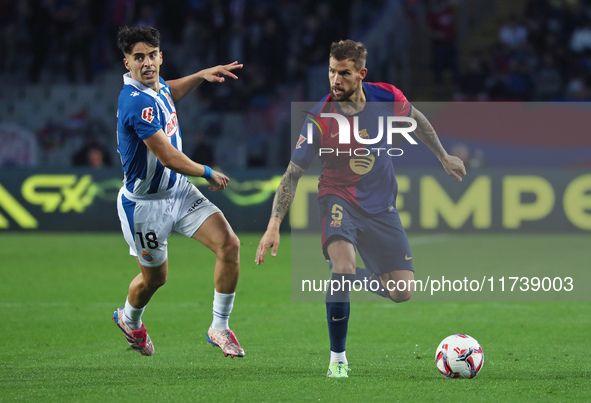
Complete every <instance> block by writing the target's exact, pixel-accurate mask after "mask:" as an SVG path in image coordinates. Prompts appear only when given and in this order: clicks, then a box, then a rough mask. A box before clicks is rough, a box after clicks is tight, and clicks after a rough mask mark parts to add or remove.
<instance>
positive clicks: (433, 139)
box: [410, 107, 466, 182]
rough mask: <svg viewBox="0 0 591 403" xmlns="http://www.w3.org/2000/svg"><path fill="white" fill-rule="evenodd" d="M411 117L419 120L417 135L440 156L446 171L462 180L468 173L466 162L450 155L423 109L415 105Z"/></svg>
mask: <svg viewBox="0 0 591 403" xmlns="http://www.w3.org/2000/svg"><path fill="white" fill-rule="evenodd" d="M410 117H411V118H413V119H414V120H415V121H416V122H417V128H416V129H415V132H414V133H415V135H416V136H417V137H418V138H419V140H421V141H422V142H423V143H424V144H425V145H426V146H427V147H429V149H430V150H431V151H433V154H435V155H436V156H437V158H439V161H440V162H441V165H443V169H445V172H447V173H448V174H449V175H451V176H453V177H454V178H456V179H457V180H458V181H460V182H461V181H462V176H464V175H466V168H465V167H464V162H463V161H462V160H461V159H460V158H458V157H456V156H453V155H449V154H448V153H447V151H445V149H444V148H443V146H442V145H441V142H440V141H439V137H437V133H435V129H433V126H431V123H429V121H428V120H427V118H426V117H425V115H423V114H422V113H421V111H419V110H418V109H417V108H415V107H413V108H412V112H411V114H410Z"/></svg>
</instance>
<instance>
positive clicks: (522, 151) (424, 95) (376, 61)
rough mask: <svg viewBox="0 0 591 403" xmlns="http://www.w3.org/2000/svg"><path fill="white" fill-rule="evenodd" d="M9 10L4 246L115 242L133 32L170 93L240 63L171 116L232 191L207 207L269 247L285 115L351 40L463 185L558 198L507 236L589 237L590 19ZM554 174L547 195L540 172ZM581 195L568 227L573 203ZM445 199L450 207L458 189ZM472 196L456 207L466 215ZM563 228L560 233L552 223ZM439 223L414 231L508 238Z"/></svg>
mask: <svg viewBox="0 0 591 403" xmlns="http://www.w3.org/2000/svg"><path fill="white" fill-rule="evenodd" d="M2 9H3V10H4V12H3V14H2V17H1V18H2V35H1V38H2V40H3V43H2V47H3V49H5V51H4V54H3V57H2V60H1V64H0V77H1V79H2V82H3V86H2V90H1V91H0V109H1V110H2V111H3V114H2V116H1V117H0V141H1V144H2V146H1V147H0V166H1V167H2V171H1V173H0V186H1V187H0V229H1V230H20V229H41V230H46V231H51V230H58V229H59V230H90V231H94V230H113V231H117V230H118V223H117V218H116V216H115V213H114V211H115V210H114V195H115V191H116V189H117V187H118V181H119V180H120V178H121V176H122V175H121V171H120V168H119V163H118V156H117V153H116V136H115V127H116V103H117V97H118V93H119V91H120V88H121V75H122V73H123V72H124V71H123V67H122V63H121V54H120V52H119V50H118V49H116V47H115V36H116V32H117V27H118V26H121V25H124V24H129V25H131V24H150V25H154V26H156V27H158V28H159V29H160V30H161V31H162V33H163V43H162V50H163V52H164V57H165V63H164V65H163V68H162V75H163V76H164V77H166V78H173V77H178V76H181V75H185V74H189V73H191V72H194V71H197V70H199V69H200V68H204V67H208V66H211V65H214V64H218V63H225V62H229V61H232V60H239V61H240V62H243V63H244V64H245V68H244V69H243V70H242V71H240V72H239V76H240V79H239V80H238V81H233V80H231V81H232V82H227V83H225V84H224V85H212V84H207V83H206V84H204V85H202V86H201V87H200V88H199V89H198V90H197V91H195V92H194V93H193V94H191V95H190V96H189V97H187V98H186V99H184V100H182V101H180V102H179V103H178V106H177V107H178V110H179V116H180V124H181V128H182V131H183V138H184V142H185V152H186V153H187V154H189V155H190V156H192V157H193V158H195V159H196V160H198V161H201V162H204V163H208V164H210V165H213V166H217V167H218V168H219V169H221V170H223V171H225V172H226V173H228V174H229V175H230V177H231V178H232V179H233V181H232V186H231V188H230V189H229V191H227V192H225V194H223V195H212V196H211V197H212V198H213V199H214V200H215V201H216V202H217V203H220V204H221V206H222V208H224V211H226V213H227V215H229V218H231V222H232V223H233V225H234V226H235V228H237V229H238V230H240V231H245V230H246V231H252V230H261V229H264V225H265V221H266V218H267V215H268V211H269V206H270V203H271V199H272V196H273V191H274V189H273V188H274V187H276V184H277V180H278V175H281V173H282V172H283V169H284V167H285V166H286V163H287V161H288V159H289V155H290V152H291V140H290V137H289V135H288V133H289V131H290V115H289V105H290V102H300V101H314V100H317V99H319V98H320V97H322V96H323V95H324V94H325V93H326V91H327V90H326V88H327V85H326V74H325V70H326V59H327V51H328V48H329V45H330V43H331V42H332V41H334V40H338V39H341V38H353V39H356V40H360V41H362V42H364V43H365V45H366V46H367V48H368V49H369V56H368V61H367V66H368V68H369V73H368V77H367V80H368V81H385V82H392V83H394V84H395V85H397V86H398V87H399V88H401V89H402V90H403V91H404V92H405V94H406V95H407V97H408V98H409V99H410V100H411V102H413V103H415V104H417V105H420V109H421V110H425V109H427V110H429V111H430V110H434V111H436V112H433V113H428V114H427V116H428V117H429V118H430V119H431V120H432V122H433V124H434V126H435V128H436V129H437V130H438V132H439V135H440V137H441V140H442V142H443V144H444V146H445V147H446V148H447V149H448V151H450V152H452V153H455V154H456V155H459V156H460V157H462V158H463V159H464V160H465V162H466V164H467V166H468V168H469V170H470V177H469V178H467V179H468V181H469V182H468V183H471V182H470V181H471V179H474V178H475V179H478V178H479V177H480V175H484V176H485V177H487V175H489V174H491V175H493V176H497V177H498V176H499V175H509V174H511V173H513V174H514V175H518V176H520V177H521V178H522V179H523V180H522V182H528V179H527V178H529V177H531V176H532V175H533V176H534V181H535V180H536V179H535V178H538V182H539V181H540V180H541V181H543V182H546V183H545V184H544V183H543V184H542V185H540V186H542V188H544V189H542V190H540V192H541V193H540V192H538V191H537V190H536V189H538V190H539V188H536V186H535V185H533V186H534V188H536V189H531V186H528V185H527V184H526V185H524V186H523V187H522V188H520V189H518V190H517V191H516V192H517V193H516V194H517V196H515V197H518V198H520V200H522V201H523V204H524V205H525V209H526V210H527V209H528V208H529V209H530V210H532V211H533V210H535V209H536V208H538V210H540V211H538V212H537V213H536V212H532V215H531V218H529V219H527V220H525V221H539V220H540V219H544V220H546V221H547V222H546V224H544V225H541V226H536V225H534V226H533V227H527V225H525V226H521V225H520V226H518V227H517V228H516V227H513V228H511V229H513V230H515V229H519V228H521V229H527V228H534V229H536V230H539V229H547V230H581V229H582V230H585V231H586V230H589V229H591V224H590V223H589V220H590V219H589V214H588V210H585V209H588V202H586V201H585V200H586V199H585V194H586V192H588V190H589V186H588V183H589V179H588V178H589V177H588V176H585V174H586V171H585V169H588V167H589V166H590V165H591V137H589V136H587V135H586V134H585V132H586V127H587V120H588V119H587V116H586V115H587V113H588V111H587V110H588V107H587V103H585V102H583V101H586V100H588V99H589V98H591V94H590V92H589V89H590V87H591V63H590V61H591V56H590V55H591V39H589V38H591V30H590V28H589V27H590V24H589V19H590V13H591V6H590V5H589V4H588V2H587V1H583V0H581V1H546V0H527V1H513V2H503V1H494V0H473V1H452V0H436V1H412V0H389V1H385V0H381V1H375V2H372V3H371V5H368V4H362V2H361V1H355V0H348V1H344V2H330V1H321V2H312V1H304V2H300V1H297V2H296V1H287V0H286V1H280V2H274V1H257V2H254V1H247V0H234V1H228V2H222V1H205V0H204V1H190V0H179V1H175V2H171V3H170V4H167V5H166V7H165V6H164V3H163V2H158V1H130V0H127V1H126V0H112V1H107V2H104V1H101V2H99V1H91V0H59V1H46V0H43V1H41V0H38V1H37V0H31V1H22V2H13V1H3V2H2ZM474 101H478V102H480V103H483V102H484V103H485V105H483V106H481V107H480V108H479V106H478V105H476V106H475V102H474ZM419 102H421V103H423V102H424V103H425V104H419ZM452 102H453V103H452ZM493 102H494V104H493ZM534 102H535V103H534ZM540 102H543V103H544V104H540ZM423 105H426V106H425V107H423ZM433 105H434V106H433ZM524 105H527V106H524ZM531 105H537V107H535V108H534V107H531ZM474 108H476V110H475V109H474ZM442 110H443V111H442ZM437 111H439V112H440V113H437ZM500 116H502V117H501V118H500ZM458 122H461V124H458ZM563 123H564V124H563ZM292 131H293V130H292ZM292 134H293V133H292ZM410 151H412V153H410V154H408V155H407V156H405V157H404V158H400V159H399V161H397V166H400V170H399V173H398V175H400V176H403V175H402V174H403V173H408V174H409V175H411V176H413V177H415V178H416V179H415V183H416V185H415V184H413V186H412V187H410V188H409V191H410V190H411V189H416V188H417V187H418V183H419V182H420V177H421V176H420V175H423V174H420V173H416V172H415V169H416V168H419V167H420V168H436V167H437V166H438V162H437V161H436V159H434V158H432V155H431V154H430V152H429V151H428V150H427V149H426V147H421V149H420V150H419V151H415V150H410ZM542 167H543V168H544V169H546V170H547V171H545V172H552V175H553V177H552V178H548V176H547V175H546V174H545V173H544V172H542V171H536V169H537V168H542ZM495 169H502V170H504V171H503V172H504V174H499V173H494V172H493V171H494V170H495ZM524 169H525V170H526V171H527V172H526V173H525V174H523V172H524V171H522V170H524ZM573 170H576V171H573ZM433 171H435V169H433ZM573 172H574V173H573ZM522 174H523V175H526V176H521V175H522ZM563 175H564V176H563ZM574 177H578V178H579V185H578V188H577V189H576V190H575V191H574V192H575V193H577V195H575V196H572V195H571V199H572V197H574V198H576V199H577V200H576V201H573V203H575V204H576V206H577V207H575V209H577V211H578V213H577V214H575V215H574V216H576V217H577V218H576V219H574V221H578V223H574V224H573V223H572V221H573V219H569V218H568V216H569V213H568V212H567V213H565V212H563V211H562V210H564V208H563V206H562V200H563V198H564V195H563V191H564V190H565V186H564V183H565V182H570V180H572V179H573V178H574ZM540 178H541V179H540ZM498 180H499V181H502V179H498ZM197 183H199V181H198V180H197ZM503 183H504V182H503ZM441 186H443V187H444V189H445V192H448V191H449V192H452V193H453V192H454V190H453V189H450V188H449V187H450V186H452V187H453V186H454V184H450V182H449V181H445V180H444V181H443V182H442V183H441ZM403 187H404V186H403ZM464 189H465V188H464ZM476 191H477V190H474V192H476ZM490 193H491V200H489V201H488V203H490V204H492V205H496V204H499V203H500V202H499V201H495V200H493V199H494V198H495V197H496V198H498V197H500V196H499V195H500V194H501V193H502V192H501V191H499V189H498V187H497V188H493V189H492V192H490ZM550 194H552V197H553V199H552V200H549V199H548V197H550V196H548V195H550ZM461 195H462V193H461V192H460V193H458V191H456V196H455V201H454V202H457V203H459V200H460V199H459V198H460V197H461ZM408 197H410V199H409V200H408V201H407V202H406V206H417V205H418V203H419V199H418V198H417V196H413V195H410V196H408ZM408 197H407V199H408ZM450 197H451V196H450ZM75 199H77V202H75ZM543 199H546V201H544V200H543ZM105 203H106V204H105ZM536 203H537V204H536ZM458 205H460V204H458ZM543 205H547V206H549V207H544V206H543ZM507 206H509V205H507ZM399 207H401V206H400V205H399ZM493 209H494V208H493ZM435 214H439V213H438V212H436V213H435ZM501 214H502V213H501ZM552 215H554V216H560V218H556V217H555V218H554V219H551V220H547V217H548V216H552ZM83 216H84V217H83ZM497 216H498V214H495V215H494V216H493V218H492V221H493V222H495V221H498V220H497V218H498V217H497ZM571 216H572V215H571ZM444 218H445V217H444ZM444 218H443V219H442V225H439V224H438V225H435V226H433V225H417V224H416V223H417V222H418V221H416V220H415V221H414V223H415V224H410V227H409V229H410V230H414V229H417V230H425V229H427V230H439V231H441V230H449V229H464V230H465V229H471V228H480V229H507V226H505V225H500V226H495V225H492V224H491V225H490V226H484V227H482V226H480V227H479V226H478V225H477V224H476V225H475V224H474V222H473V220H472V223H471V222H470V221H471V220H469V219H468V218H466V219H465V220H464V221H465V224H466V225H458V224H457V223H456V224H452V225H449V223H448V222H447V221H449V220H447V221H446V220H445V219H444ZM474 219H476V218H474ZM58 223H59V224H58ZM462 224H463V223H462Z"/></svg>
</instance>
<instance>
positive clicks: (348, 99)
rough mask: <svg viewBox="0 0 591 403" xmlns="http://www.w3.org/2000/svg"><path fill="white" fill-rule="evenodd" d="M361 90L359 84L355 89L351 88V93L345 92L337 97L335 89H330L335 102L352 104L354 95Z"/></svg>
mask: <svg viewBox="0 0 591 403" xmlns="http://www.w3.org/2000/svg"><path fill="white" fill-rule="evenodd" d="M358 89H359V83H357V85H356V86H355V87H354V88H351V89H350V90H349V91H344V92H342V93H341V94H339V95H336V94H335V93H334V90H335V89H334V88H331V89H330V94H331V95H332V99H333V101H336V102H351V97H352V96H353V94H355V93H356V92H357V90H358Z"/></svg>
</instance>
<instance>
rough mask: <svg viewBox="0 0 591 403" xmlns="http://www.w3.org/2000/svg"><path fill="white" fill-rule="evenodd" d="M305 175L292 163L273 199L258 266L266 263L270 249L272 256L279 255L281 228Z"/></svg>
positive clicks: (256, 261)
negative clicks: (300, 181)
mask: <svg viewBox="0 0 591 403" xmlns="http://www.w3.org/2000/svg"><path fill="white" fill-rule="evenodd" d="M303 175H304V169H302V168H300V167H299V166H297V165H296V164H294V163H293V162H291V161H290V162H289V165H288V167H287V170H286V171H285V173H284V174H283V178H281V183H280V184H279V189H277V193H275V198H274V199H273V209H272V212H271V218H270V219H269V224H268V225H267V231H265V234H264V235H263V238H262V239H261V242H260V243H259V247H258V249H257V254H256V258H255V263H256V264H261V263H265V256H266V255H267V251H268V250H269V249H270V248H273V249H272V250H271V256H276V255H277V249H278V248H279V227H280V225H281V221H283V218H284V217H285V214H287V210H289V206H291V203H292V202H293V198H294V197H295V191H296V188H297V186H298V181H299V180H300V178H301V177H302V176H303Z"/></svg>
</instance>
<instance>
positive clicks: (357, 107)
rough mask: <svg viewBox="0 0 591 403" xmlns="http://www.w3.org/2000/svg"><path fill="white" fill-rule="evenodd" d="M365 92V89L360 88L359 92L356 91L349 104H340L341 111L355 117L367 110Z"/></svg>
mask: <svg viewBox="0 0 591 403" xmlns="http://www.w3.org/2000/svg"><path fill="white" fill-rule="evenodd" d="M366 100H367V98H366V97H365V91H363V87H362V86H359V91H356V92H355V93H354V94H353V95H351V97H350V98H349V100H348V101H347V102H339V106H340V108H341V110H342V111H343V112H344V113H346V114H347V115H354V114H356V113H359V112H361V111H362V110H363V109H364V108H365V101H366Z"/></svg>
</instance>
